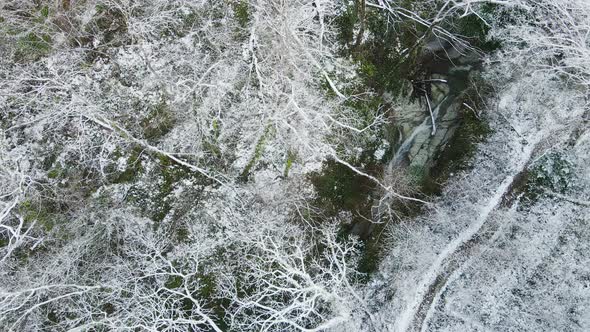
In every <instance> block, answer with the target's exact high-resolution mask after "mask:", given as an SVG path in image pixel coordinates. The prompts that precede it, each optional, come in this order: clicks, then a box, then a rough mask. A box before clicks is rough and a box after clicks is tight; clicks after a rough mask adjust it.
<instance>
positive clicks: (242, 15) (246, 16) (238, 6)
mask: <svg viewBox="0 0 590 332" xmlns="http://www.w3.org/2000/svg"><path fill="white" fill-rule="evenodd" d="M233 9H234V18H235V20H236V21H237V22H238V24H239V25H240V27H242V28H246V27H247V26H248V23H249V22H250V8H249V6H248V1H246V0H239V1H237V2H235V3H234V5H233Z"/></svg>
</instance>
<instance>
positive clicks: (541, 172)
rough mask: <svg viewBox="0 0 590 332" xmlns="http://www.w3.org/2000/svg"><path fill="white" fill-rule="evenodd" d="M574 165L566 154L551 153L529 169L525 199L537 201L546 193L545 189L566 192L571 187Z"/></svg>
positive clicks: (560, 192)
mask: <svg viewBox="0 0 590 332" xmlns="http://www.w3.org/2000/svg"><path fill="white" fill-rule="evenodd" d="M572 170H573V165H572V163H571V162H570V161H569V160H567V159H566V158H565V156H564V155H562V154H560V153H557V152H553V153H549V154H547V155H545V156H543V158H541V159H540V160H538V161H537V162H536V164H535V165H534V166H533V167H532V168H531V169H529V170H528V172H527V173H526V179H525V180H524V182H525V187H524V193H525V199H526V200H528V201H529V202H535V201H537V200H538V199H539V197H541V196H542V195H544V194H545V191H551V192H556V193H559V194H565V193H566V191H567V190H568V189H569V188H570V187H571V183H572V178H573V176H574V174H572Z"/></svg>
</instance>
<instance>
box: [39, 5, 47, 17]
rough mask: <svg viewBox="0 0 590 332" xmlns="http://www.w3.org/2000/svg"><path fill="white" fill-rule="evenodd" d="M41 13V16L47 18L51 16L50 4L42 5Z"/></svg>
mask: <svg viewBox="0 0 590 332" xmlns="http://www.w3.org/2000/svg"><path fill="white" fill-rule="evenodd" d="M39 14H41V17H43V18H45V19H46V18H48V17H49V6H43V7H41V10H40V11H39Z"/></svg>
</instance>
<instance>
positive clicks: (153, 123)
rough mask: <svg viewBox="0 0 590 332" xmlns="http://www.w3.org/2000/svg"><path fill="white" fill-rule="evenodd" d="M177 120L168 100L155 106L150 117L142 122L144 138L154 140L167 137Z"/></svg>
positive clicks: (150, 112)
mask: <svg viewBox="0 0 590 332" xmlns="http://www.w3.org/2000/svg"><path fill="white" fill-rule="evenodd" d="M174 123H175V119H174V115H173V114H172V111H171V110H170V108H169V107H168V105H167V103H166V100H165V99H164V100H162V101H161V102H160V103H158V104H157V105H155V106H153V107H152V108H151V109H150V111H149V113H148V115H147V116H146V117H145V118H144V119H143V120H142V121H141V123H140V125H141V128H142V130H143V136H144V137H145V138H147V139H150V140H154V139H158V138H160V137H162V136H164V135H166V134H167V133H168V132H170V130H172V128H173V127H174Z"/></svg>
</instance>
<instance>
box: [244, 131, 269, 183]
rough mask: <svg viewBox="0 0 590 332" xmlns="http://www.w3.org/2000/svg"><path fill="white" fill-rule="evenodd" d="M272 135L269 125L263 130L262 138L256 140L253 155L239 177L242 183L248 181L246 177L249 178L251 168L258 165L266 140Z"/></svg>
mask: <svg viewBox="0 0 590 332" xmlns="http://www.w3.org/2000/svg"><path fill="white" fill-rule="evenodd" d="M272 134H273V127H272V126H270V125H268V126H266V128H265V129H264V132H263V133H262V136H260V138H259V139H258V142H257V143H256V146H255V147H254V153H253V155H252V157H251V158H250V161H249V162H248V164H247V165H246V167H245V168H244V170H243V171H242V174H241V175H240V179H241V180H242V181H247V180H248V177H249V176H250V172H251V171H252V168H253V167H254V166H256V164H257V163H258V160H260V158H261V157H262V153H263V152H264V148H265V146H266V141H267V140H268V138H270V136H271V135H272Z"/></svg>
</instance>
